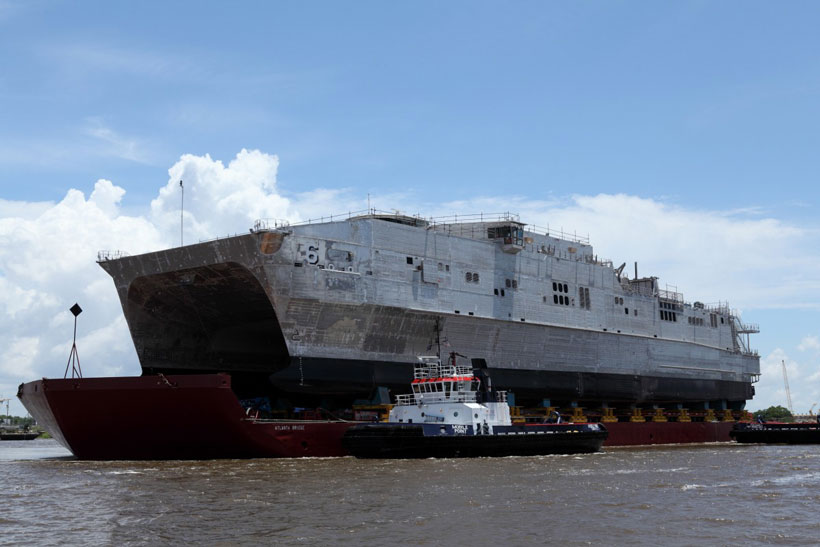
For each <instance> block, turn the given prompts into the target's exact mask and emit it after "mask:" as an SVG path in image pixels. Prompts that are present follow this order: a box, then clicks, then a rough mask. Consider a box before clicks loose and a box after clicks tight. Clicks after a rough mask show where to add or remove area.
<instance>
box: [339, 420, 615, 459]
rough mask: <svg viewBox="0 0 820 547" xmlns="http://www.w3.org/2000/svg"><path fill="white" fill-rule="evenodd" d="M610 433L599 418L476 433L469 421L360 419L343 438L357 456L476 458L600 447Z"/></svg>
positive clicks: (557, 452) (560, 452) (577, 452)
mask: <svg viewBox="0 0 820 547" xmlns="http://www.w3.org/2000/svg"><path fill="white" fill-rule="evenodd" d="M606 438H607V431H606V429H605V428H604V427H603V426H601V425H599V424H550V425H511V426H496V427H495V430H494V432H493V434H490V435H475V434H473V431H472V427H470V426H467V427H466V431H465V432H464V433H462V434H458V433H455V432H454V426H451V425H446V426H445V425H437V424H394V423H388V424H359V425H356V426H353V427H351V428H350V429H348V430H347V432H346V433H345V435H344V437H343V438H342V443H343V444H344V447H345V448H346V449H347V450H348V451H349V452H350V453H351V454H353V455H354V456H356V457H357V458H471V457H488V456H540V455H546V454H582V453H591V452H597V451H599V450H600V449H601V445H602V444H603V443H604V441H605V440H606Z"/></svg>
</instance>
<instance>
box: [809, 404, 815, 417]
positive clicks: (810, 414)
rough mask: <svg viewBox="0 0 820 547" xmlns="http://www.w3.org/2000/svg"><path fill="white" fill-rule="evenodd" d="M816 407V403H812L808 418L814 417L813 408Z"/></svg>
mask: <svg viewBox="0 0 820 547" xmlns="http://www.w3.org/2000/svg"><path fill="white" fill-rule="evenodd" d="M816 406H817V403H814V404H813V405H811V408H810V409H809V416H814V407H816Z"/></svg>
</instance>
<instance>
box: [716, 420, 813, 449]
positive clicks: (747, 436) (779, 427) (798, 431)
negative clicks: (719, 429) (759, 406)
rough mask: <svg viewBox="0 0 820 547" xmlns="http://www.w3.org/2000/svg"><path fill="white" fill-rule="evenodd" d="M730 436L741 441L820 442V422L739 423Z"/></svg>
mask: <svg viewBox="0 0 820 547" xmlns="http://www.w3.org/2000/svg"><path fill="white" fill-rule="evenodd" d="M729 436H730V437H732V438H733V439H734V440H736V441H737V442H739V443H766V444H820V422H818V423H812V422H805V423H803V422H798V423H783V422H752V423H738V424H735V427H734V428H733V429H732V430H731V431H730V432H729Z"/></svg>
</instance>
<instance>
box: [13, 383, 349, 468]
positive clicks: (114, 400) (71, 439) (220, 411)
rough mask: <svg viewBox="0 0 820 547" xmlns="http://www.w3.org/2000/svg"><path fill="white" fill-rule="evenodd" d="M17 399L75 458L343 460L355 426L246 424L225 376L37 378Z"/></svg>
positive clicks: (19, 391)
mask: <svg viewBox="0 0 820 547" xmlns="http://www.w3.org/2000/svg"><path fill="white" fill-rule="evenodd" d="M18 397H19V398H20V400H21V401H22V403H23V405H24V406H25V407H26V409H27V410H28V411H29V413H30V414H31V415H32V416H33V417H34V418H35V419H36V420H37V423H38V424H40V425H42V426H43V427H45V428H46V430H47V431H48V432H49V433H50V434H51V435H52V436H53V437H54V438H55V439H57V440H58V441H59V442H60V443H61V444H62V445H63V446H65V447H66V448H67V449H69V450H70V451H71V452H72V453H73V454H74V455H75V456H76V457H77V458H80V459H88V460H164V459H213V458H265V457H285V458H291V457H302V456H313V457H323V456H343V455H346V452H345V451H344V449H343V448H342V446H341V438H342V435H343V434H344V432H345V431H346V430H347V428H348V427H350V426H351V425H352V424H353V423H354V422H341V421H339V422H336V421H308V420H304V421H298V420H294V421H260V420H251V419H248V418H247V416H246V415H245V412H244V410H243V408H242V407H241V406H240V404H239V401H238V400H237V398H236V396H235V395H234V393H233V392H232V391H231V379H230V377H229V376H227V375H224V374H211V375H189V376H141V377H120V378H83V379H65V380H62V379H59V380H50V379H43V380H37V381H34V382H29V383H26V384H22V385H21V386H20V388H19V390H18Z"/></svg>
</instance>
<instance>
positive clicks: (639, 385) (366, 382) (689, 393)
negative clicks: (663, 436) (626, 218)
mask: <svg viewBox="0 0 820 547" xmlns="http://www.w3.org/2000/svg"><path fill="white" fill-rule="evenodd" d="M467 347H469V346H467ZM412 370H413V367H412V364H408V363H400V362H385V361H379V362H374V361H365V360H356V359H332V358H327V359H325V358H311V357H303V358H298V357H297V358H293V359H292V360H291V363H290V366H288V367H285V368H283V369H280V370H279V371H277V372H275V373H273V374H272V375H270V380H271V383H272V384H273V385H275V386H277V387H279V388H281V389H283V390H284V391H293V392H306V391H307V392H311V391H312V392H315V393H318V394H347V393H353V394H360V395H364V394H369V393H371V392H372V391H373V389H374V388H376V387H378V386H384V387H387V388H389V389H391V390H393V391H394V392H401V391H402V390H403V389H405V387H406V386H407V383H408V382H409V381H410V379H411V378H412ZM491 374H492V379H493V385H495V386H498V387H499V389H502V388H503V389H504V390H506V391H508V392H511V393H514V394H515V401H516V404H521V405H523V406H539V405H540V403H541V402H542V401H543V400H544V399H545V398H549V399H550V400H552V401H553V402H555V403H559V404H560V403H562V402H566V403H569V402H570V401H573V402H576V403H580V406H599V405H600V403H601V402H606V403H608V404H610V405H612V404H618V403H626V404H630V405H631V404H635V403H638V404H640V403H652V404H665V403H673V404H681V403H683V404H686V403H687V402H688V403H692V402H700V403H703V402H712V401H714V402H721V403H726V404H727V405H728V406H729V407H730V408H733V409H734V410H741V409H742V407H743V403H745V400H746V399H747V398H749V397H751V391H750V389H751V386H749V384H748V383H745V382H739V381H737V382H735V381H730V380H706V379H698V378H670V377H663V376H652V375H636V374H607V373H596V372H569V371H540V370H531V369H529V370H528V369H514V368H504V367H492V368H491ZM567 406H568V405H567Z"/></svg>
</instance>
